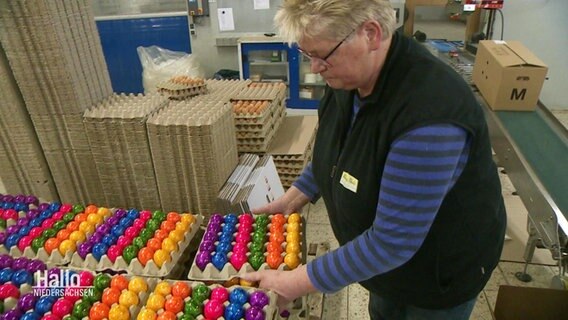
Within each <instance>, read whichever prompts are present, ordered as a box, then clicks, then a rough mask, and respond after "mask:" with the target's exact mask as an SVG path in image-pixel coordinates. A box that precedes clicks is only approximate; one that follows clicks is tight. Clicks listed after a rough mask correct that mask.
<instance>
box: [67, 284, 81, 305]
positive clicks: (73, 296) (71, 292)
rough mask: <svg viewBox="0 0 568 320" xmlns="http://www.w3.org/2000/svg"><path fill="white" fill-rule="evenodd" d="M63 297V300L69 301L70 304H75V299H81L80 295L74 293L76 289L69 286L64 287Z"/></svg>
mask: <svg viewBox="0 0 568 320" xmlns="http://www.w3.org/2000/svg"><path fill="white" fill-rule="evenodd" d="M63 297H64V298H65V300H67V301H69V302H71V304H75V302H76V301H78V300H81V296H80V295H78V294H76V290H75V289H73V288H71V287H67V288H65V292H64V293H63Z"/></svg>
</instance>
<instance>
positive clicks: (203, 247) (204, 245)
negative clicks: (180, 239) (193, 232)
mask: <svg viewBox="0 0 568 320" xmlns="http://www.w3.org/2000/svg"><path fill="white" fill-rule="evenodd" d="M213 250H215V243H214V242H213V241H210V240H205V241H203V242H201V244H200V245H199V251H205V252H212V251H213Z"/></svg>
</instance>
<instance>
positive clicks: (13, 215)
mask: <svg viewBox="0 0 568 320" xmlns="http://www.w3.org/2000/svg"><path fill="white" fill-rule="evenodd" d="M4 216H6V218H5V219H6V220H8V219H14V220H18V212H17V211H16V210H14V209H7V210H6V211H4Z"/></svg>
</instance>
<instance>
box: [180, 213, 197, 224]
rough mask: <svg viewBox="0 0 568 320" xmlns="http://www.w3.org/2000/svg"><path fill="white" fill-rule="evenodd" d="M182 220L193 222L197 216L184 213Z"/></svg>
mask: <svg viewBox="0 0 568 320" xmlns="http://www.w3.org/2000/svg"><path fill="white" fill-rule="evenodd" d="M181 221H183V222H188V223H190V224H191V223H193V222H194V221H195V217H194V216H193V215H192V214H182V215H181Z"/></svg>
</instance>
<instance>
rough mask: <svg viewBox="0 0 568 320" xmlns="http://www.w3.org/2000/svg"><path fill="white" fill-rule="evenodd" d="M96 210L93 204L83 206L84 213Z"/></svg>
mask: <svg viewBox="0 0 568 320" xmlns="http://www.w3.org/2000/svg"><path fill="white" fill-rule="evenodd" d="M97 210H98V208H97V206H95V205H94V204H90V205H88V206H87V207H86V208H85V213H86V214H90V213H95V212H97Z"/></svg>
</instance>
